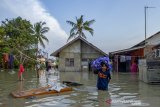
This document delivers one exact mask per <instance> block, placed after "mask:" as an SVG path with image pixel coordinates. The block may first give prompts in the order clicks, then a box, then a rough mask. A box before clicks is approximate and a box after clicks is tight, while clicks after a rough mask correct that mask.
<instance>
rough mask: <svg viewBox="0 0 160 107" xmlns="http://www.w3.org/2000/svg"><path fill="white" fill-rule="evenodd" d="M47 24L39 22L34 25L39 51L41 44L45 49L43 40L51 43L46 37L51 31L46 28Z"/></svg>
mask: <svg viewBox="0 0 160 107" xmlns="http://www.w3.org/2000/svg"><path fill="white" fill-rule="evenodd" d="M45 24H46V23H45V22H37V23H36V24H34V28H33V29H34V35H35V37H36V44H37V49H38V44H39V43H40V45H41V46H42V47H43V48H45V44H44V42H43V40H45V41H46V42H49V40H48V39H47V37H46V36H45V35H44V34H45V33H47V32H48V31H49V28H48V27H44V25H45Z"/></svg>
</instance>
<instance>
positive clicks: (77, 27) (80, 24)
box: [66, 15, 95, 41]
mask: <svg viewBox="0 0 160 107" xmlns="http://www.w3.org/2000/svg"><path fill="white" fill-rule="evenodd" d="M66 22H67V23H68V24H70V25H71V26H72V29H71V30H70V36H69V37H68V40H69V39H71V38H73V37H76V36H77V35H78V36H81V37H83V38H85V39H86V36H85V34H84V32H83V31H88V32H89V33H90V34H91V35H92V36H93V31H94V30H93V29H92V28H90V25H91V24H93V23H94V22H95V20H90V21H85V22H84V21H83V15H81V16H80V18H77V17H76V22H72V21H66ZM68 40H67V41H68Z"/></svg>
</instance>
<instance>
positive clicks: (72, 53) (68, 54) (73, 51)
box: [59, 40, 81, 71]
mask: <svg viewBox="0 0 160 107" xmlns="http://www.w3.org/2000/svg"><path fill="white" fill-rule="evenodd" d="M80 51H81V47H80V40H79V41H77V42H74V43H73V44H71V45H69V46H68V47H67V48H65V49H64V50H62V51H61V52H60V55H59V64H60V65H59V70H60V71H80V70H81V66H80V63H81V60H80V59H81V58H80V57H81V53H80ZM65 58H74V67H67V66H65Z"/></svg>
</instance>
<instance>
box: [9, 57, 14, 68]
mask: <svg viewBox="0 0 160 107" xmlns="http://www.w3.org/2000/svg"><path fill="white" fill-rule="evenodd" d="M13 64H14V56H13V54H10V55H9V68H10V69H13Z"/></svg>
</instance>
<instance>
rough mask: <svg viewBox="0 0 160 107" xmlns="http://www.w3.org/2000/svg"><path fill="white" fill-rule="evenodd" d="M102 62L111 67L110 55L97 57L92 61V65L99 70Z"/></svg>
mask: <svg viewBox="0 0 160 107" xmlns="http://www.w3.org/2000/svg"><path fill="white" fill-rule="evenodd" d="M101 62H104V63H105V64H106V65H107V66H108V67H109V69H111V65H110V63H109V62H110V60H109V57H108V56H104V57H99V58H97V59H95V60H94V61H92V63H91V67H92V68H93V69H95V70H99V69H101V68H102V67H101Z"/></svg>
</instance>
